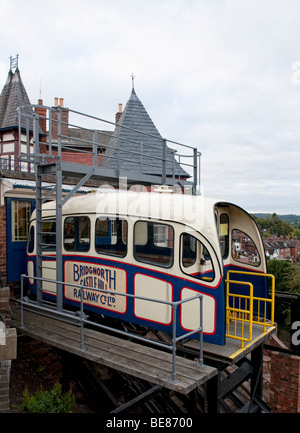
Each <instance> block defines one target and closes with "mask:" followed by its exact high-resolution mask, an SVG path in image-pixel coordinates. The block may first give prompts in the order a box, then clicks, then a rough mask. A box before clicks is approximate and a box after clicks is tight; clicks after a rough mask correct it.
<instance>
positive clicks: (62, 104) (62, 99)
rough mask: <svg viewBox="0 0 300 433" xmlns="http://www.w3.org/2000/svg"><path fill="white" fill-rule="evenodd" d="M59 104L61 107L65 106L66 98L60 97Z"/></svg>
mask: <svg viewBox="0 0 300 433" xmlns="http://www.w3.org/2000/svg"><path fill="white" fill-rule="evenodd" d="M59 105H60V106H61V107H63V106H64V98H60V99H59Z"/></svg>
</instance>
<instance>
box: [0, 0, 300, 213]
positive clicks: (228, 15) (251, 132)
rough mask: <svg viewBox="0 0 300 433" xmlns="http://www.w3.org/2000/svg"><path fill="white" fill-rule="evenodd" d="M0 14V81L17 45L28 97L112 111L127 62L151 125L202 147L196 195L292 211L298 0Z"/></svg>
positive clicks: (186, 0)
mask: <svg viewBox="0 0 300 433" xmlns="http://www.w3.org/2000/svg"><path fill="white" fill-rule="evenodd" d="M0 17H1V26H0V54H1V55H0V88H1V89H2V87H3V85H4V83H5V81H6V78H7V73H8V70H9V57H10V56H14V55H15V54H17V53H18V54H19V55H20V56H19V69H20V72H21V77H22V80H23V83H24V85H25V88H26V90H27V93H28V96H29V99H30V101H31V103H37V100H38V98H39V97H40V90H41V97H42V99H43V101H44V104H45V105H53V100H54V97H61V98H64V101H65V106H67V107H69V108H71V109H74V110H78V111H81V112H86V113H88V114H92V115H95V116H99V117H101V118H104V119H107V120H110V121H114V115H115V113H116V111H117V110H118V104H119V103H123V105H125V104H126V102H127V100H128V98H129V96H130V92H131V78H130V74H131V73H132V72H133V73H134V74H135V90H136V93H137V95H138V97H139V98H140V100H141V101H142V103H143V105H144V106H145V108H146V110H147V111H148V114H149V115H150V117H151V118H152V120H153V122H154V123H155V125H156V127H157V128H158V130H159V132H160V133H161V135H162V136H164V137H166V138H168V139H170V140H174V141H179V142H182V143H185V144H188V145H190V146H193V147H197V148H198V149H199V150H200V151H201V153H202V162H201V183H202V185H203V193H204V194H205V195H209V196H214V197H217V198H220V199H222V200H228V201H232V202H234V203H236V204H238V205H240V206H242V207H244V208H245V209H246V210H248V211H250V212H277V213H279V214H285V213H296V214H300V176H299V171H300V170H299V166H300V121H299V118H300V1H299V0H84V1H82V0H51V2H50V1H45V0H26V1H24V0H13V1H11V0H0ZM1 89H0V91H1Z"/></svg>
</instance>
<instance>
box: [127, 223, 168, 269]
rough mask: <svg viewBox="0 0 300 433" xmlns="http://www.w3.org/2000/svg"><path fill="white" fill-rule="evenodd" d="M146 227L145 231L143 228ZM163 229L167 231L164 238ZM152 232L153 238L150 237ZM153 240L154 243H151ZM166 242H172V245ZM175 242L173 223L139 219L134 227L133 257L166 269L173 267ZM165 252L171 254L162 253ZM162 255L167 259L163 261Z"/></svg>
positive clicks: (141, 261) (138, 260)
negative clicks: (167, 244)
mask: <svg viewBox="0 0 300 433" xmlns="http://www.w3.org/2000/svg"><path fill="white" fill-rule="evenodd" d="M151 226H152V227H151ZM146 227H147V231H146V232H145V231H144V232H143V231H142V230H141V229H143V228H146ZM149 228H151V230H149ZM138 229H139V233H138ZM154 229H155V230H154ZM160 229H162V230H160ZM163 231H165V238H163V237H164V234H163ZM151 232H152V234H153V237H152V239H151V237H149V234H151ZM151 241H152V245H150V242H151ZM166 243H170V244H171V246H166V245H165V244H166ZM174 244H175V229H174V227H173V226H172V225H170V224H166V223H162V222H158V221H149V220H139V221H136V222H135V224H134V227H133V257H134V259H135V260H136V261H137V262H140V263H147V264H149V265H153V266H158V267H160V268H165V269H166V268H167V269H168V268H171V267H172V266H173V264H174V251H175V249H174ZM138 250H140V251H138ZM163 252H165V253H167V252H168V253H169V254H162V253H163ZM155 253H157V254H155ZM162 257H164V259H165V260H167V261H166V262H163V261H161V259H162Z"/></svg>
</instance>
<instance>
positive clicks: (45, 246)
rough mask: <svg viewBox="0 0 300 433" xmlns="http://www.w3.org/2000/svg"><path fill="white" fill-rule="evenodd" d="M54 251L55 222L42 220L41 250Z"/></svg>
mask: <svg viewBox="0 0 300 433" xmlns="http://www.w3.org/2000/svg"><path fill="white" fill-rule="evenodd" d="M48 251H56V222H55V221H52V220H47V219H45V220H43V221H42V252H48Z"/></svg>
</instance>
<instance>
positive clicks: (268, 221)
mask: <svg viewBox="0 0 300 433" xmlns="http://www.w3.org/2000/svg"><path fill="white" fill-rule="evenodd" d="M254 218H255V219H256V222H257V224H258V226H259V227H260V230H261V232H262V234H264V232H266V233H268V236H269V235H270V234H271V235H272V234H277V235H278V236H281V235H283V236H292V235H293V233H294V230H295V227H294V226H292V225H291V224H289V223H287V222H285V221H283V220H282V219H281V218H279V217H278V216H277V215H276V213H273V215H272V216H271V215H269V214H267V215H266V216H265V217H264V218H260V217H258V216H255V215H254Z"/></svg>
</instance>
